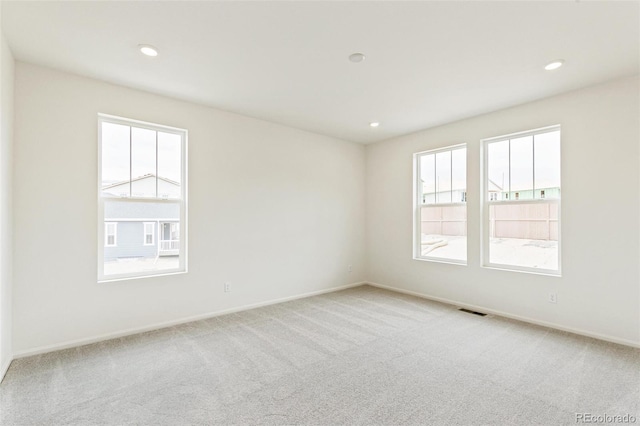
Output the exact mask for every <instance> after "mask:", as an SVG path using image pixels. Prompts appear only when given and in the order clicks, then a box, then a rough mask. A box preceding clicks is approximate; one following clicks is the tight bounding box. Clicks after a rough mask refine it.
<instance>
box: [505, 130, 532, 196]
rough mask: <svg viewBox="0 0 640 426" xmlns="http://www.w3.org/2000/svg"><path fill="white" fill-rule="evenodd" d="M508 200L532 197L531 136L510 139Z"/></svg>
mask: <svg viewBox="0 0 640 426" xmlns="http://www.w3.org/2000/svg"><path fill="white" fill-rule="evenodd" d="M509 192H510V193H509V199H510V200H530V199H532V198H533V136H526V137H523V138H517V139H511V190H510V191H509Z"/></svg>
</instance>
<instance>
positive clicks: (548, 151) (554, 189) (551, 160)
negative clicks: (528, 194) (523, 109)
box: [534, 131, 560, 198]
mask: <svg viewBox="0 0 640 426" xmlns="http://www.w3.org/2000/svg"><path fill="white" fill-rule="evenodd" d="M534 143H535V172H536V193H535V198H560V132H559V131H555V132H548V133H542V134H539V135H535V139H534Z"/></svg>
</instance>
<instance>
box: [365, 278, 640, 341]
mask: <svg viewBox="0 0 640 426" xmlns="http://www.w3.org/2000/svg"><path fill="white" fill-rule="evenodd" d="M367 284H369V285H371V286H373V287H378V288H382V289H385V290H390V291H395V292H398V293H403V294H408V295H411V296H416V297H420V298H423V299H428V300H433V301H435V302H440V303H445V304H447V305H453V306H457V307H460V308H466V309H471V310H472V311H478V312H483V313H487V314H492V315H497V316H500V317H504V318H510V319H514V320H517V321H522V322H527V323H530V324H535V325H541V326H543V327H548V328H553V329H556V330H561V331H567V332H569V333H574V334H579V335H581V336H586V337H592V338H594V339H598V340H605V341H607V342H612V343H617V344H620V345H625V346H631V347H633V348H640V342H636V341H633V340H628V339H621V338H619V337H614V336H609V335H606V334H600V333H593V332H591V331H586V330H582V329H578V328H573V327H566V326H563V325H560V324H556V323H552V322H547V321H541V320H537V319H534V318H528V317H523V316H520V315H514V314H510V313H507V312H502V311H498V310H495V309H488V308H485V307H484V306H477V305H470V304H468V303H463V302H458V301H456V300H450V299H445V298H442V297H436V296H430V295H428V294H424V293H419V292H417V291H411V290H405V289H403V288H399V287H392V286H388V285H384V284H378V283H374V282H371V281H369V282H367Z"/></svg>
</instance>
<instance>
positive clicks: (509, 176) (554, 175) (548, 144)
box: [420, 130, 560, 201]
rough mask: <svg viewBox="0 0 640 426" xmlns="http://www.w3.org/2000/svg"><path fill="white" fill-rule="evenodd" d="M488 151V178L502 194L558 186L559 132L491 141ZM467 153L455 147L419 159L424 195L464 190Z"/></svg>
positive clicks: (464, 149)
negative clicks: (501, 189)
mask: <svg viewBox="0 0 640 426" xmlns="http://www.w3.org/2000/svg"><path fill="white" fill-rule="evenodd" d="M487 150H488V152H487V160H488V164H487V170H488V174H489V179H491V180H492V181H493V182H494V183H496V184H497V185H498V186H500V187H502V188H503V190H504V191H505V192H506V191H524V190H532V189H534V188H537V189H543V188H557V187H560V131H558V130H556V131H552V132H546V133H540V134H537V135H534V136H526V137H521V138H514V139H510V140H504V141H499V142H493V143H490V144H489V145H488V146H487ZM466 153H467V150H466V148H458V149H455V150H453V151H445V152H439V153H435V154H427V155H423V156H421V157H420V178H421V179H422V181H423V188H424V193H427V194H428V193H433V192H442V191H450V190H452V189H453V190H454V191H455V190H462V191H464V190H465V189H466V184H467V182H466V166H467V163H466V155H467V154H466ZM436 188H437V190H436ZM443 201H444V200H443Z"/></svg>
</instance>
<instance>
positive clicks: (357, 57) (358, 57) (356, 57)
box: [349, 53, 365, 62]
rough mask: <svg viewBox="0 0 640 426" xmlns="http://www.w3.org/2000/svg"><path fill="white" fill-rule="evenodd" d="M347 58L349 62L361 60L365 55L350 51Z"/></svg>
mask: <svg viewBox="0 0 640 426" xmlns="http://www.w3.org/2000/svg"><path fill="white" fill-rule="evenodd" d="M349 60H350V61H351V62H362V61H364V60H365V56H364V54H362V53H352V54H351V55H349Z"/></svg>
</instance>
